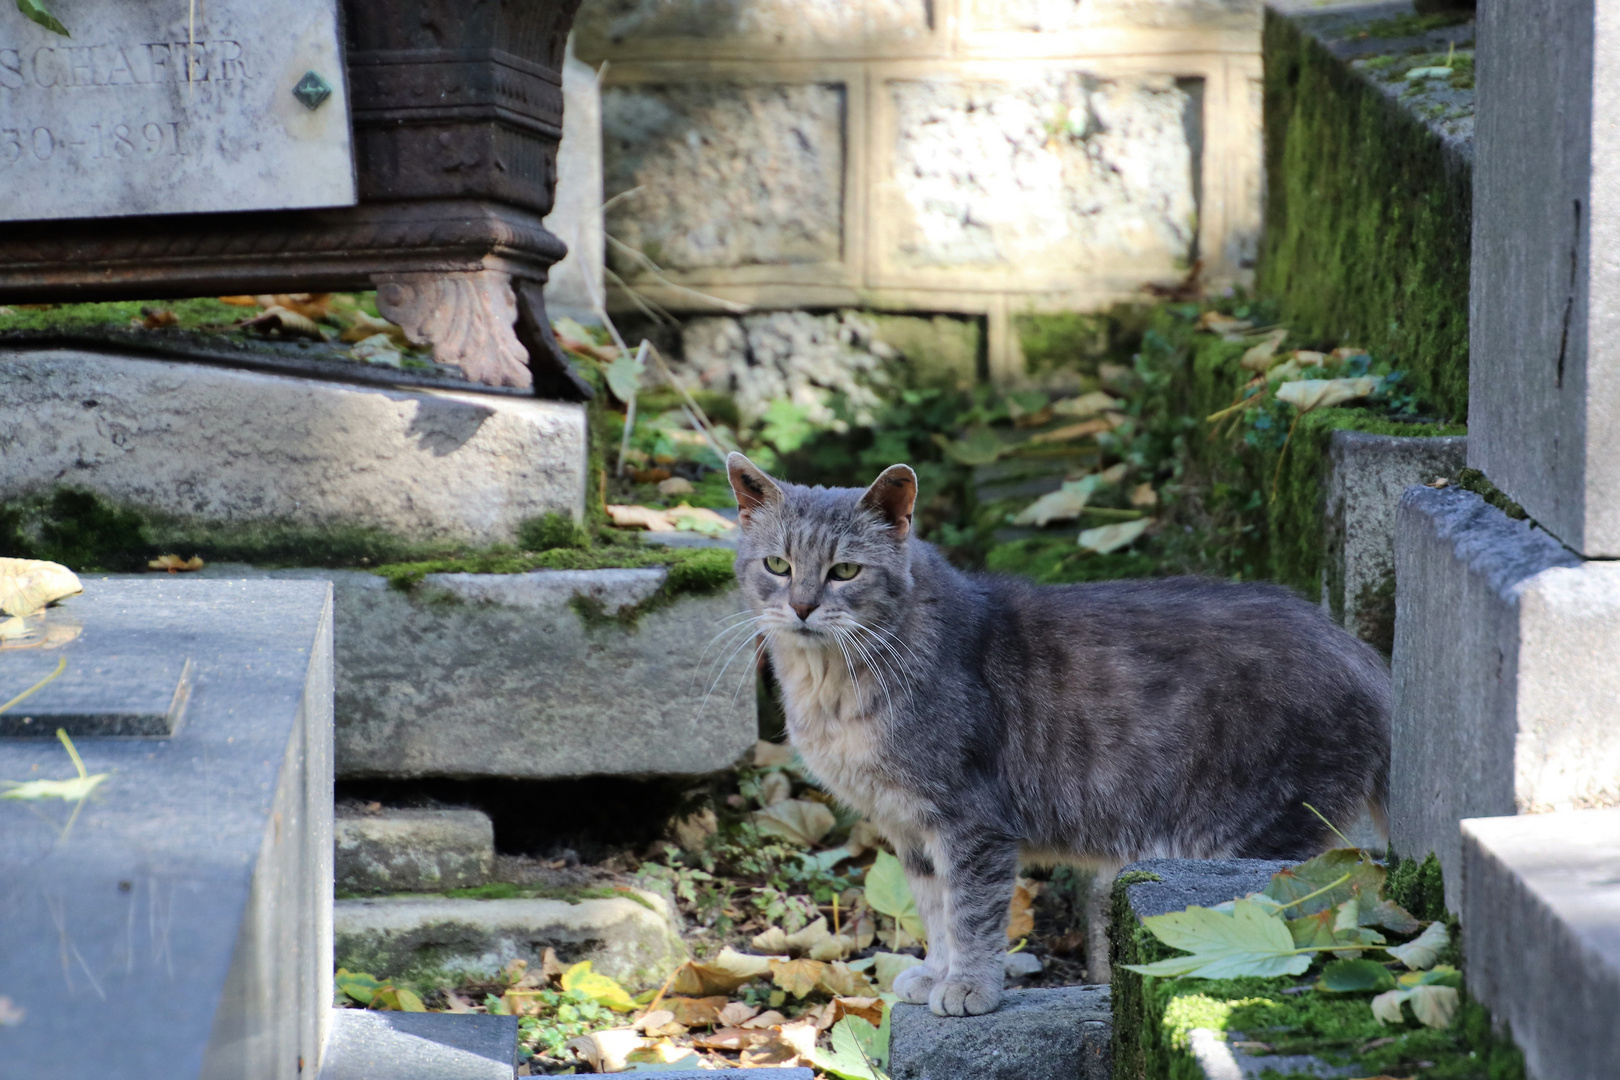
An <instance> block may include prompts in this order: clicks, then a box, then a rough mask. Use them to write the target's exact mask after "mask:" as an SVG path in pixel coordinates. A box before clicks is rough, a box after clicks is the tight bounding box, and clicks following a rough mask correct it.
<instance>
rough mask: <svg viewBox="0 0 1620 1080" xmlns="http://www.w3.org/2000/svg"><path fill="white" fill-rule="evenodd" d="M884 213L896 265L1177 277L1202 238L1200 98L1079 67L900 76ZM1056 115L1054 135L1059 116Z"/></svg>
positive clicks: (892, 85) (1162, 82) (893, 93)
mask: <svg viewBox="0 0 1620 1080" xmlns="http://www.w3.org/2000/svg"><path fill="white" fill-rule="evenodd" d="M884 93H885V94H886V95H888V96H889V97H890V99H891V103H892V108H893V110H894V120H893V123H894V127H895V133H896V134H895V139H896V144H895V151H894V155H893V157H892V159H891V162H890V165H889V169H890V175H889V178H888V183H887V184H885V185H884V194H883V197H882V205H883V207H884V210H883V212H884V213H885V214H886V215H887V217H888V222H889V224H888V225H887V226H886V228H887V230H888V235H889V237H890V238H891V239H890V241H889V242H890V243H891V244H892V245H893V249H894V250H893V252H892V258H893V259H894V260H895V263H896V265H898V266H900V267H904V268H907V269H912V270H918V269H930V270H933V269H947V268H948V269H963V268H998V269H1007V268H1012V269H1016V270H1017V272H1018V274H1019V275H1020V276H1021V277H1024V278H1029V279H1033V278H1043V279H1050V278H1051V277H1052V276H1053V275H1058V276H1060V277H1061V276H1068V275H1072V274H1074V273H1076V272H1079V271H1082V270H1086V271H1092V270H1094V268H1095V267H1097V266H1108V267H1111V268H1119V272H1121V273H1123V267H1122V264H1124V263H1127V262H1128V263H1129V264H1130V265H1131V266H1132V268H1133V272H1135V273H1137V274H1140V275H1143V276H1147V275H1152V274H1155V273H1169V272H1173V271H1174V269H1175V267H1176V266H1178V265H1180V263H1179V262H1178V260H1184V259H1185V258H1186V257H1187V255H1188V253H1189V251H1190V250H1191V247H1192V243H1193V240H1194V239H1195V237H1196V234H1197V213H1198V203H1197V194H1196V192H1195V191H1194V189H1193V183H1194V180H1193V177H1194V165H1195V161H1196V154H1197V151H1196V149H1195V147H1196V146H1197V145H1198V143H1199V139H1200V132H1201V127H1200V125H1201V119H1200V117H1201V106H1200V97H1199V95H1200V94H1201V91H1199V90H1197V89H1196V86H1195V84H1190V83H1187V84H1184V83H1179V82H1177V80H1175V79H1174V78H1171V77H1169V76H1140V77H1132V78H1101V77H1098V76H1096V75H1094V74H1091V73H1089V72H1085V71H1061V70H1059V71H1048V72H1041V73H1031V74H1029V75H1026V76H1024V77H1021V78H1016V79H1006V80H1003V81H996V82H986V81H977V80H974V81H966V80H964V81H957V80H945V79H895V80H893V81H890V82H888V83H886V85H885V88H884ZM1054 116H1056V117H1060V118H1065V119H1062V120H1061V123H1062V125H1063V126H1062V128H1061V130H1060V131H1059V132H1058V133H1057V134H1055V135H1054V134H1053V133H1052V131H1051V125H1052V123H1053V117H1054Z"/></svg>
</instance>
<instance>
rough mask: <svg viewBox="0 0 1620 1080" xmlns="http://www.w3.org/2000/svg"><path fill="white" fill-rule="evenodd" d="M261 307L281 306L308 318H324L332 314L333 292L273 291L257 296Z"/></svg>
mask: <svg viewBox="0 0 1620 1080" xmlns="http://www.w3.org/2000/svg"><path fill="white" fill-rule="evenodd" d="M256 299H257V300H258V302H259V306H260V307H265V308H269V307H281V308H285V309H287V310H288V311H291V312H293V313H294V314H297V315H302V316H303V317H304V318H306V319H324V318H326V317H327V316H329V315H331V314H332V294H331V293H324V292H323V293H307V292H295V293H273V294H270V295H267V296H259V297H257V298H256Z"/></svg>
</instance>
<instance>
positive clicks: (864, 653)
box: [840, 626, 894, 716]
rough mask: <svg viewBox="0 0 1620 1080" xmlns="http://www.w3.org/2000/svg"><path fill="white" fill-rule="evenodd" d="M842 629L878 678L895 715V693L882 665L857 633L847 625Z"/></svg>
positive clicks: (884, 695) (868, 668) (869, 669)
mask: <svg viewBox="0 0 1620 1080" xmlns="http://www.w3.org/2000/svg"><path fill="white" fill-rule="evenodd" d="M840 630H841V632H842V636H844V637H845V638H846V639H847V640H848V641H849V644H850V645H851V646H852V647H853V648H854V649H855V651H856V652H858V653H860V656H861V662H862V663H863V664H864V665H865V666H866V669H867V670H868V671H870V672H871V673H872V675H873V677H874V678H875V679H876V680H877V684H878V688H879V689H880V690H882V691H883V697H884V700H886V701H887V702H888V703H889V715H891V716H893V715H894V694H893V693H891V692H890V689H889V679H888V676H886V675H885V674H884V672H883V669H882V668H881V667H879V666H878V665H877V664H876V663H875V662H874V661H873V657H872V655H871V654H870V653H868V652H867V651H866V648H865V646H863V645H862V644H861V641H860V639H859V638H857V637H856V636H855V634H854V633H853V632H852V631H851V630H850V629H849V628H848V627H847V626H844V627H840ZM859 688H860V684H859V682H857V683H856V689H857V690H859Z"/></svg>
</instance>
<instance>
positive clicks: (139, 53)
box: [0, 0, 355, 221]
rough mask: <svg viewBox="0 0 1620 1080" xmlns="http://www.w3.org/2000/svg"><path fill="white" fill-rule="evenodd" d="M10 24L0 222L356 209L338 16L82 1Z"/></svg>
mask: <svg viewBox="0 0 1620 1080" xmlns="http://www.w3.org/2000/svg"><path fill="white" fill-rule="evenodd" d="M59 14H60V15H61V17H62V18H63V19H65V20H66V22H67V24H68V30H69V31H70V32H71V33H72V34H73V36H72V37H71V38H69V37H63V36H62V35H60V34H56V33H53V32H51V31H49V30H46V29H45V28H44V27H41V26H38V25H36V24H35V23H33V22H30V21H28V20H27V19H25V18H23V17H22V15H21V14H20V13H19V12H16V11H10V12H8V13H6V14H5V16H4V18H3V19H0V190H3V191H4V192H5V198H4V200H0V219H3V220H9V221H32V220H45V219H57V218H87V217H111V216H120V215H130V214H165V213H199V212H206V211H223V210H266V209H293V208H304V207H319V206H347V205H352V204H353V203H354V202H355V178H354V152H353V148H352V146H351V143H350V136H349V117H348V111H349V102H348V91H347V87H346V83H345V78H344V73H343V60H342V53H341V50H340V47H339V39H338V11H337V0H281V2H278V3H275V4H262V3H248V2H244V0H211V2H210V3H208V4H206V5H204V4H198V5H197V6H196V20H195V23H189V22H188V8H187V7H186V5H185V4H183V3H153V2H146V0H142V2H139V3H132V2H130V0H75V2H73V3H71V4H66V5H60V10H59Z"/></svg>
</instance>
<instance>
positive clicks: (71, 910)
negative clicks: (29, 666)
mask: <svg viewBox="0 0 1620 1080" xmlns="http://www.w3.org/2000/svg"><path fill="white" fill-rule="evenodd" d="M84 586H85V591H84V594H83V595H81V596H76V597H73V598H71V599H69V600H68V601H66V602H65V603H64V604H63V605H62V606H60V607H58V608H55V609H52V611H51V612H50V614H49V616H48V618H49V619H50V620H58V621H60V622H62V623H63V624H64V625H69V624H71V625H77V626H79V627H80V628H81V631H80V633H79V634H78V636H76V637H74V638H73V639H72V640H71V641H69V642H67V643H66V644H65V645H63V646H61V647H60V653H59V654H60V655H62V656H65V657H66V658H67V661H68V665H69V667H70V668H79V667H93V666H94V665H96V664H97V663H98V662H99V660H100V658H102V657H104V656H106V655H113V654H118V653H120V651H127V649H128V648H129V647H132V646H136V645H139V644H141V643H143V642H147V643H150V642H159V643H161V644H162V645H163V647H164V651H166V652H168V653H169V654H171V655H174V656H181V657H185V658H188V659H189V660H190V661H191V663H192V665H193V666H194V669H195V673H196V678H195V684H194V687H193V689H192V691H191V695H190V700H189V702H188V703H187V705H186V708H185V713H184V716H183V718H182V720H181V722H180V723H179V724H178V726H177V727H176V728H175V730H174V732H173V734H172V735H169V736H167V737H156V738H133V737H104V736H91V735H83V736H81V737H79V738H77V739H75V746H76V749H77V751H78V753H79V755H80V756H81V757H82V758H83V760H84V765H85V768H86V769H87V770H88V771H89V772H90V773H91V774H106V779H105V780H103V781H101V782H100V784H99V785H98V786H97V787H96V789H95V791H94V793H93V794H92V795H91V796H90V797H89V798H88V799H87V800H85V801H84V802H83V803H82V804H80V805H79V806H78V809H77V812H76V815H75V812H74V809H73V807H72V806H70V805H69V804H65V803H63V802H61V801H57V800H45V801H40V802H34V803H25V802H20V801H13V800H3V801H0V912H3V913H4V917H3V918H0V958H3V961H0V988H3V990H4V992H5V994H6V996H7V997H9V998H10V999H11V1003H12V1005H13V1007H14V1008H15V1010H17V1011H18V1013H19V1017H20V1018H19V1019H17V1021H16V1023H15V1025H14V1026H8V1027H7V1028H6V1029H5V1035H4V1039H5V1051H4V1066H3V1067H0V1068H3V1071H4V1072H5V1073H6V1075H8V1076H12V1075H15V1076H19V1077H23V1076H26V1077H30V1078H34V1077H37V1078H40V1080H56V1078H67V1077H83V1076H97V1075H106V1074H116V1075H118V1076H120V1077H128V1078H130V1080H178V1078H192V1077H208V1078H215V1077H255V1078H259V1077H263V1078H267V1080H268V1078H276V1080H296V1078H297V1077H299V1076H300V1074H302V1075H304V1076H310V1075H313V1072H314V1071H315V1070H316V1069H318V1068H319V1065H320V1060H321V1054H322V1046H323V1044H324V1041H325V1037H326V1032H327V1028H328V1026H329V1023H330V1014H331V1009H330V1006H331V1000H332V606H331V603H332V602H331V589H330V587H329V586H328V585H327V584H326V583H324V582H302V581H278V582H271V581H174V580H164V579H158V580H146V581H127V580H107V579H96V578H86V579H85V581H84ZM31 652H32V650H20V651H16V652H13V651H11V650H0V684H3V685H4V686H6V687H7V690H6V696H7V697H10V695H11V693H13V692H15V691H13V690H11V689H10V688H11V687H13V686H14V685H16V684H17V683H19V681H20V680H19V679H18V678H17V675H19V674H20V673H21V668H19V666H18V664H17V663H14V658H16V657H24V658H26V657H28V656H29V655H30V653H31ZM29 681H32V680H29ZM16 689H17V690H21V689H26V686H21V685H18V686H16ZM50 694H51V686H46V687H45V688H44V689H43V690H41V691H40V692H39V693H38V694H36V695H35V696H34V697H33V698H31V699H29V700H30V701H31V702H32V703H33V704H35V705H36V706H40V707H44V706H46V705H48V703H49V701H50ZM23 715H24V716H26V715H28V710H27V709H26V708H24V709H23ZM73 775H74V765H73V763H72V761H71V760H70V759H69V757H68V754H67V753H66V752H65V750H64V748H63V746H62V745H61V744H60V743H59V742H58V741H57V740H56V739H54V738H51V737H49V734H48V733H47V734H46V736H45V737H33V738H17V737H9V736H8V737H0V777H3V778H5V779H7V780H12V781H21V780H36V779H64V778H68V777H72V776H73ZM70 817H71V818H72V819H73V820H72V821H71V825H69V819H70ZM91 1002H93V1003H94V1005H92V1006H89V1007H90V1008H92V1009H93V1011H94V1012H95V1020H94V1022H92V1023H87V1022H86V1012H85V1010H86V1007H87V1004H88V1003H91Z"/></svg>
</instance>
